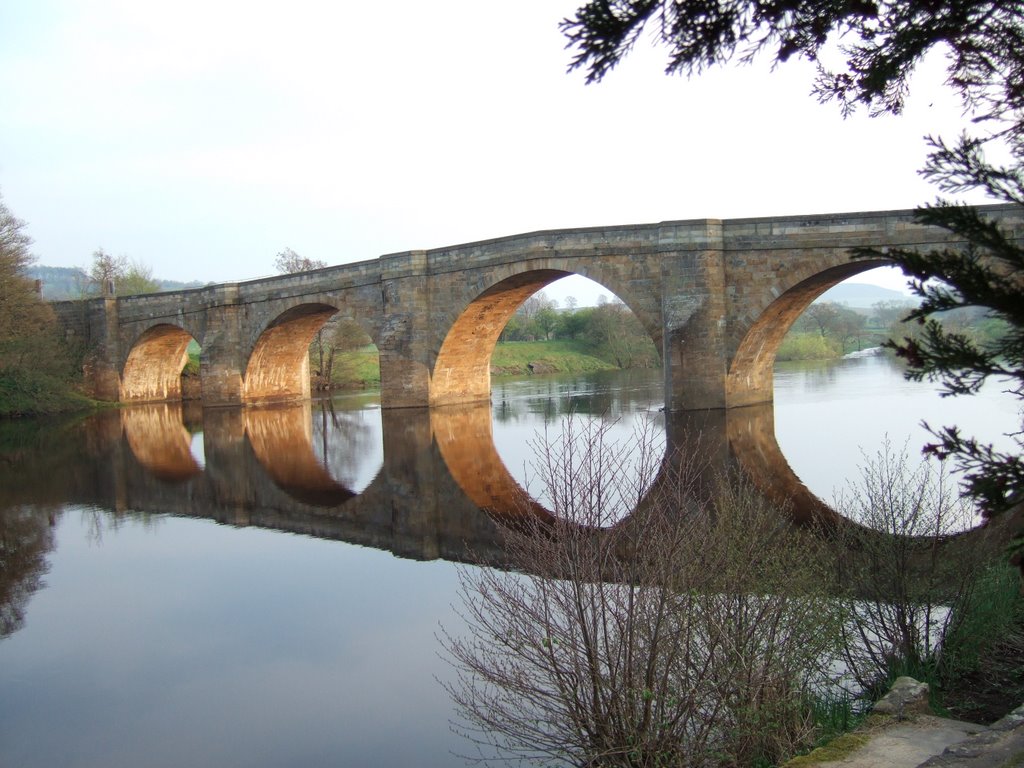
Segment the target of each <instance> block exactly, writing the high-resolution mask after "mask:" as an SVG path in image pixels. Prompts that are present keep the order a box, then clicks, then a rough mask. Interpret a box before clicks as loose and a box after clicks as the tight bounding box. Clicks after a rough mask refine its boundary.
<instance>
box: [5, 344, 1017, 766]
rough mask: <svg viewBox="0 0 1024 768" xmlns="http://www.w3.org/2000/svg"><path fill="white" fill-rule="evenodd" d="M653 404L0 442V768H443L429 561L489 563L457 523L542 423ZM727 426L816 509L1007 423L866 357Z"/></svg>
mask: <svg viewBox="0 0 1024 768" xmlns="http://www.w3.org/2000/svg"><path fill="white" fill-rule="evenodd" d="M661 402H662V393H661V382H660V378H659V376H658V375H657V374H656V373H650V374H648V373H644V372H639V373H637V372H634V373H632V374H621V375H616V376H609V375H604V376H589V377H531V378H529V379H519V380H496V381H495V382H494V387H493V396H492V406H491V407H490V408H486V407H485V408H482V409H481V408H476V409H473V408H470V409H461V410H460V409H456V410H454V411H452V412H451V413H449V414H446V415H441V414H437V413H434V414H432V413H429V412H420V411H414V412H397V413H396V412H383V411H381V410H380V408H379V405H378V401H377V400H376V397H375V396H374V395H373V394H365V395H358V396H348V397H340V398H337V399H336V400H335V401H334V405H333V409H326V408H320V407H318V406H317V405H316V404H314V406H313V407H309V406H307V407H306V408H299V409H260V410H256V409H250V410H249V411H247V412H242V411H232V410H231V409H227V410H219V411H217V412H208V413H207V414H202V413H195V412H191V411H186V412H184V413H182V412H180V411H179V410H176V409H173V408H172V409H166V408H156V409H126V410H125V411H124V412H118V413H112V414H106V415H105V416H103V417H100V418H97V419H94V420H92V421H90V422H86V423H78V424H73V425H40V424H13V425H5V426H4V428H3V429H2V430H0V448H2V452H0V457H2V458H3V464H2V465H0V475H2V485H0V542H2V544H3V549H2V550H0V554H2V555H3V559H2V560H0V567H2V569H3V570H2V571H0V622H2V623H0V631H2V633H3V634H4V635H5V637H4V638H3V639H2V640H0V765H11V766H48V767H49V766H57V765H60V766H104V768H116V767H117V766H140V765H146V766H181V765H190V766H290V765H294V766H303V767H308V766H321V765H322V766H328V765H330V766H337V765H354V766H373V765H380V766H391V765H416V766H452V765H460V764H462V761H461V760H460V759H459V758H457V757H454V756H453V755H452V752H453V751H454V752H459V751H465V750H467V749H468V747H467V745H466V744H465V743H463V742H462V741H461V739H460V738H459V737H457V736H456V735H454V734H453V733H452V732H451V730H450V728H449V719H450V717H451V713H452V707H451V703H450V702H449V700H448V698H447V695H446V694H445V692H444V690H443V689H442V686H441V685H440V684H439V680H444V679H447V678H448V677H449V675H450V674H451V673H450V671H449V669H448V667H447V666H446V665H445V664H444V663H443V662H442V661H441V660H440V659H439V656H438V654H439V651H440V647H439V643H438V641H437V634H438V631H439V627H440V626H442V625H443V626H444V627H445V628H446V629H448V631H452V632H459V631H460V627H461V626H462V624H461V620H460V619H459V618H458V616H457V615H456V614H455V612H454V610H453V609H452V607H451V605H452V603H453V602H454V600H455V595H456V590H457V567H458V566H456V565H455V564H454V563H453V562H451V561H452V560H467V559H468V560H472V559H473V554H472V553H480V552H483V553H485V554H486V553H487V551H488V547H491V546H493V540H492V538H490V536H491V533H490V531H491V529H492V528H493V526H492V525H491V523H490V521H489V520H488V518H487V517H486V516H485V515H483V514H482V513H480V512H479V511H478V509H477V508H478V506H480V505H483V506H488V507H489V508H490V509H491V510H492V512H494V513H496V514H499V515H500V514H503V513H504V511H503V509H502V506H501V505H502V500H501V499H502V498H503V495H504V494H506V493H507V492H509V489H511V488H514V487H515V486H525V485H530V486H531V487H535V482H536V474H537V470H536V469H535V468H533V467H531V463H532V458H533V455H534V454H533V453H532V450H531V448H530V443H531V442H532V441H535V440H536V439H537V437H538V435H540V434H542V433H543V431H544V429H545V426H547V427H548V429H549V430H551V433H552V434H554V433H555V432H556V430H557V429H558V425H559V423H560V419H561V418H562V416H563V415H564V414H566V413H568V412H574V413H576V414H579V415H580V416H581V417H585V416H587V415H588V414H602V415H603V417H604V418H607V419H612V420H614V425H613V427H612V430H613V434H614V435H618V436H621V437H623V439H625V437H626V436H627V435H629V434H630V433H631V432H632V430H633V429H634V428H635V427H636V426H637V424H638V423H640V422H648V423H651V424H654V425H655V426H657V427H659V428H661V425H662V424H663V414H661V413H660V411H659V405H660V403H661ZM739 410H741V411H744V414H742V415H741V416H738V417H737V419H739V421H738V422H736V421H735V420H734V422H735V423H739V424H740V428H741V429H740V431H741V432H743V433H744V434H755V433H757V434H763V433H764V432H765V430H766V424H767V432H768V433H769V434H770V433H771V424H772V422H774V434H775V436H776V439H777V445H775V443H774V442H773V441H771V440H769V441H767V443H765V444H764V445H762V446H761V447H762V448H764V447H765V445H766V446H767V449H765V451H762V453H765V452H766V455H774V454H772V451H781V453H780V454H779V455H780V456H784V457H785V461H783V462H781V463H780V461H779V459H778V458H775V459H772V461H774V463H773V464H770V466H767V467H766V468H764V467H763V469H764V471H766V472H770V473H775V474H776V475H778V476H779V477H780V478H782V479H780V482H782V481H783V480H785V482H790V483H791V482H794V481H795V479H794V478H793V477H790V475H795V476H796V477H799V479H800V480H801V481H802V482H803V483H804V485H805V486H806V487H807V488H809V489H810V490H811V491H812V492H813V493H814V494H816V495H817V496H818V497H821V498H823V499H826V500H829V499H831V498H832V497H833V495H834V493H835V492H836V491H837V489H842V488H843V487H844V485H845V484H847V483H848V482H849V481H850V480H851V479H853V478H854V477H855V476H856V466H857V464H858V463H861V461H862V456H861V451H862V450H863V451H866V452H868V453H871V452H873V451H875V450H876V449H877V447H878V446H879V444H880V443H881V441H882V440H883V439H884V438H885V436H886V435H888V437H889V438H890V440H891V441H892V442H893V443H894V444H896V445H897V446H898V447H899V446H902V445H903V443H904V441H909V446H910V448H909V450H910V451H911V453H913V454H915V455H916V452H917V448H918V447H919V445H920V444H921V443H923V442H924V440H925V439H926V435H925V433H924V431H923V429H922V428H921V427H920V425H919V423H920V422H921V421H922V420H928V421H929V422H931V423H934V424H936V425H938V424H946V423H956V424H962V425H964V426H965V427H968V428H969V429H970V430H971V431H972V433H977V434H980V435H982V436H984V437H986V438H989V439H997V438H998V437H999V434H1000V432H1001V431H1004V430H1007V429H1009V428H1010V426H1012V424H1013V423H1014V419H1016V418H1017V404H1016V402H1015V401H1014V400H1013V399H1012V398H1009V397H1008V396H1006V395H1003V394H1001V393H1000V392H999V390H998V387H992V388H989V389H988V390H986V391H985V392H984V393H983V394H982V395H981V396H979V397H975V398H963V399H952V400H950V399H946V400H943V399H940V398H938V396H937V395H936V394H935V392H934V389H933V387H931V386H929V385H921V384H913V383H909V382H905V381H904V380H903V379H902V377H901V375H900V372H899V370H898V369H897V368H896V367H895V366H894V365H893V364H892V363H891V361H889V360H887V359H886V358H882V357H868V358H860V359H855V360H843V361H839V362H835V363H828V364H815V365H780V366H779V368H778V369H777V371H776V402H775V405H774V409H771V408H768V409H763V408H762V409H750V410H748V409H739ZM744 419H745V420H746V421H743V420H744ZM734 422H730V423H729V424H726V425H725V433H727V434H738V432H737V428H736V427H735V423H734ZM751 425H753V426H751ZM729 430H732V432H730V431H729ZM492 435H493V439H492ZM495 449H496V450H495ZM787 464H788V466H786V465H787ZM790 470H791V472H790ZM783 475H785V477H784V478H783ZM538 501H539V502H540V503H543V501H544V500H543V495H542V494H539V495H538ZM466 541H469V542H471V544H472V545H473V546H472V547H471V548H470V550H467V549H466V548H465V547H463V542H466ZM445 558H448V559H445Z"/></svg>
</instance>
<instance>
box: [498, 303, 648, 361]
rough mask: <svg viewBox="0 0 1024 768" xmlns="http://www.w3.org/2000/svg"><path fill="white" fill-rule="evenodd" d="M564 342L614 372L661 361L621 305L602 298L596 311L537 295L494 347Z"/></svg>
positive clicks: (640, 328)
mask: <svg viewBox="0 0 1024 768" xmlns="http://www.w3.org/2000/svg"><path fill="white" fill-rule="evenodd" d="M553 340H566V341H573V342H577V343H579V344H580V345H581V346H582V347H584V348H585V349H586V350H587V351H589V352H590V353H591V354H593V355H595V356H596V357H600V358H602V359H605V360H607V361H608V362H610V363H612V364H614V365H615V366H616V367H617V368H656V367H658V366H659V365H661V358H660V356H659V355H658V350H657V348H656V347H655V346H654V342H653V341H652V340H651V337H650V335H649V334H648V333H647V331H646V330H645V329H644V327H643V325H642V324H641V323H640V320H639V319H637V317H636V315H634V314H633V313H632V312H631V311H630V310H629V308H628V307H627V306H626V305H625V304H623V303H622V302H621V301H618V300H617V299H616V300H612V301H608V300H607V298H605V297H604V296H602V297H601V298H600V299H599V300H598V304H597V306H596V307H577V304H576V299H575V298H574V297H572V296H570V297H568V298H567V299H566V306H565V307H564V308H560V307H559V306H558V301H557V299H552V298H549V297H548V296H547V294H546V293H544V291H538V292H537V293H535V294H534V295H533V296H531V297H530V298H528V299H527V300H526V301H525V302H523V304H522V305H521V306H520V307H519V309H518V310H516V312H515V314H514V315H512V317H511V318H510V319H509V321H508V323H507V324H506V325H505V330H504V331H502V333H501V336H500V337H499V338H498V343H502V342H517V341H553Z"/></svg>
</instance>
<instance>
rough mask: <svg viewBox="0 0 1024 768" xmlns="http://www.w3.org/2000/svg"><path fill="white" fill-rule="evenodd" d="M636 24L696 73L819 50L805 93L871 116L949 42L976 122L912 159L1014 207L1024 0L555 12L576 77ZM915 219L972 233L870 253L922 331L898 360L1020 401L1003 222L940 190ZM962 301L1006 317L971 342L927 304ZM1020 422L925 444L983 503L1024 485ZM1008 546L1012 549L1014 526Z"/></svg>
mask: <svg viewBox="0 0 1024 768" xmlns="http://www.w3.org/2000/svg"><path fill="white" fill-rule="evenodd" d="M645 29H650V30H651V31H652V33H653V37H654V39H655V40H656V41H657V42H658V43H660V44H662V45H664V46H665V47H667V48H668V50H669V57H668V63H667V65H666V72H667V73H681V74H685V75H694V74H699V73H700V72H702V71H704V70H705V69H708V68H710V67H712V66H714V65H717V64H725V63H728V62H730V61H733V60H739V61H741V62H749V61H751V60H753V59H754V58H755V57H757V56H758V55H759V54H762V53H769V54H770V55H772V56H773V58H774V60H775V62H776V63H782V62H785V61H787V60H788V59H790V58H791V57H794V56H796V57H803V58H805V59H808V60H810V61H812V62H814V63H815V64H816V65H817V68H818V69H817V76H816V78H815V82H814V86H813V92H814V94H815V95H816V96H817V97H818V98H819V100H821V101H837V102H838V103H839V104H840V106H841V107H842V109H843V111H844V113H848V112H851V111H852V110H854V109H856V108H858V107H864V108H866V109H868V110H869V112H870V113H871V114H873V115H877V114H882V113H891V114H899V113H900V112H902V110H903V106H904V100H905V99H906V97H907V95H908V93H909V89H910V78H911V75H912V73H913V71H914V68H915V66H916V65H917V64H918V63H919V62H920V61H921V60H922V58H923V57H924V56H925V55H926V54H927V53H929V52H930V51H931V50H932V49H938V50H939V51H940V52H941V53H942V54H943V55H944V56H945V57H946V84H947V86H948V87H950V88H951V89H953V90H954V91H955V92H956V93H957V94H958V95H959V97H960V98H961V100H962V102H963V106H964V109H965V113H966V114H968V115H969V116H970V118H971V125H972V126H973V130H975V131H978V132H979V133H978V134H977V135H969V134H967V133H964V134H963V135H961V136H960V137H959V138H958V139H957V140H956V141H954V142H952V143H949V142H948V141H947V140H945V139H943V138H934V137H929V138H928V142H929V143H930V146H931V149H932V152H931V155H930V158H929V161H928V163H927V165H926V167H925V168H924V169H923V171H922V173H923V174H924V175H925V176H926V177H927V178H929V179H931V180H932V181H933V182H935V183H936V184H937V185H938V187H939V188H940V189H941V190H942V191H943V192H946V193H962V192H965V191H968V190H977V189H980V190H982V191H984V192H985V193H986V194H987V195H988V196H989V197H991V198H993V199H994V200H997V201H1001V202H1005V203H1010V204H1012V205H1015V206H1019V207H1020V208H1021V210H1022V211H1024V4H1022V3H1021V2H1019V1H1018V0H1011V1H1009V2H1007V0H936V1H935V2H928V3H922V2H918V1H917V0H888V1H886V0H850V1H849V2H832V1H830V0H716V2H701V1H699V0H591V2H588V3H586V4H585V5H583V6H581V7H580V8H579V9H578V10H577V11H576V14H575V15H574V16H573V17H572V18H568V19H565V20H564V21H563V22H562V30H563V32H564V33H565V34H566V36H567V38H568V40H569V47H570V48H571V49H572V50H573V51H574V58H573V60H572V64H571V66H570V69H582V70H585V72H586V78H587V82H596V81H599V80H601V79H602V78H603V77H604V76H605V75H607V74H608V73H609V72H610V71H611V70H612V69H613V68H614V67H615V66H616V65H617V64H618V63H619V62H620V61H621V60H622V59H623V57H625V56H626V54H628V53H629V51H630V50H631V49H632V47H633V46H634V45H635V44H636V42H637V40H638V39H639V37H640V35H641V33H642V32H643V31H644V30H645ZM826 48H829V49H830V54H831V51H832V50H833V49H834V50H835V51H836V52H838V54H839V56H838V59H839V61H840V62H841V66H840V67H839V68H838V69H835V68H830V67H829V66H826V64H825V63H823V60H822V59H823V56H822V54H823V53H824V52H825V50H826ZM830 59H831V56H830ZM991 146H997V147H998V148H999V149H1000V150H1001V151H1003V152H1005V153H1006V154H1007V156H1008V157H1009V161H1008V162H1007V163H1006V164H1005V165H996V164H993V163H991V162H990V161H988V160H986V158H985V149H986V148H987V147H991ZM917 218H918V220H919V221H921V222H922V223H924V224H930V225H934V226H938V227H942V228H944V229H946V230H948V231H950V232H951V233H953V234H955V235H957V236H958V237H959V238H962V239H963V240H965V241H966V242H968V243H969V246H968V247H967V248H966V249H963V250H936V251H931V252H928V253H916V252H914V251H905V250H897V251H888V252H887V253H886V254H884V256H883V257H884V258H887V259H889V260H890V261H892V262H894V263H895V264H896V265H898V266H900V267H902V268H903V270H904V272H905V273H906V274H907V275H908V276H910V277H911V278H912V286H913V289H914V291H915V292H916V293H917V294H918V295H919V296H920V297H921V298H922V299H923V303H922V304H921V306H920V307H919V308H918V309H916V310H915V311H914V312H913V313H911V315H910V316H909V317H908V319H912V320H915V321H917V322H919V323H921V324H923V326H924V328H923V331H924V332H923V333H922V334H921V335H920V336H919V337H918V338H916V339H910V338H907V339H904V340H903V341H902V342H891V346H892V347H893V348H894V349H895V350H896V352H897V353H898V354H899V355H900V356H902V357H903V358H904V359H905V360H906V362H907V364H908V366H909V370H908V374H907V375H908V376H909V377H910V378H913V379H922V378H927V379H929V380H935V381H939V382H941V383H942V385H943V389H944V392H945V394H949V395H964V394H972V393H974V392H977V391H978V389H979V387H980V386H981V385H982V383H984V381H986V380H987V379H988V378H990V377H997V378H1001V379H1004V380H1008V381H1009V382H1010V384H1009V387H1010V390H1011V391H1012V392H1013V393H1014V394H1015V395H1016V396H1017V397H1018V398H1021V399H1022V400H1024V252H1022V250H1021V248H1020V246H1019V245H1018V244H1017V243H1016V242H1015V240H1014V239H1013V237H1012V235H1011V233H1010V232H1008V231H1006V230H1004V229H1002V228H1000V227H999V226H997V225H996V224H995V223H993V222H992V221H990V220H987V219H986V218H985V217H984V216H982V215H980V214H979V213H978V211H977V210H975V209H973V208H971V207H969V206H966V205H963V204H956V203H950V202H946V201H943V200H939V201H938V202H936V203H935V204H933V205H928V206H925V207H923V208H921V209H919V210H918V211H917ZM855 255H856V256H859V257H868V256H871V257H874V258H878V256H879V254H878V253H872V252H870V251H859V252H857V253H856V254H855ZM971 306H973V307H983V308H985V309H986V310H987V311H988V312H989V313H990V315H991V316H993V317H996V318H999V319H1001V320H1003V321H1005V322H1006V323H1007V324H1008V332H1007V333H1006V334H1005V335H1004V336H1003V337H1002V338H1001V339H999V340H998V341H997V342H996V343H994V344H989V345H979V344H976V343H974V342H973V341H972V340H971V339H969V338H967V337H966V336H964V335H962V334H958V333H956V332H951V331H947V330H944V329H943V328H942V326H941V325H940V324H939V323H938V322H937V321H936V320H935V318H934V315H935V314H936V313H940V312H943V311H946V310H949V309H954V308H957V307H971ZM1020 427H1021V429H1020V430H1018V431H1015V432H1013V433H1012V434H1011V437H1012V439H1013V440H1014V441H1015V446H1016V447H1015V450H1014V451H1012V452H1011V451H997V450H994V449H993V448H992V447H991V446H990V445H984V444H980V443H979V442H978V441H976V440H974V439H972V438H970V437H966V436H964V435H962V434H961V433H960V431H959V429H957V428H956V427H943V428H940V429H935V430H932V433H933V434H934V435H935V436H936V438H937V442H936V443H935V444H932V445H929V446H926V448H925V450H926V451H927V452H930V453H933V454H935V455H937V456H940V457H943V458H950V457H951V458H953V459H954V460H955V462H956V463H957V465H958V467H959V468H960V469H962V470H963V471H964V472H965V477H966V480H965V490H966V491H967V493H969V494H970V495H971V496H973V497H974V498H975V499H976V500H977V502H978V503H979V506H980V507H981V509H982V511H983V512H984V513H985V514H986V515H992V514H995V513H997V512H999V511H1001V510H1005V509H1006V508H1008V507H1010V506H1012V505H1013V504H1015V503H1018V502H1021V501H1022V500H1024V463H1022V460H1021V453H1022V451H1024V423H1022V424H1021V425H1020ZM1016 549H1017V552H1016V555H1015V556H1016V558H1017V559H1018V561H1021V555H1022V551H1024V539H1021V538H1018V539H1017V543H1016ZM1021 566H1022V568H1024V561H1022V562H1021Z"/></svg>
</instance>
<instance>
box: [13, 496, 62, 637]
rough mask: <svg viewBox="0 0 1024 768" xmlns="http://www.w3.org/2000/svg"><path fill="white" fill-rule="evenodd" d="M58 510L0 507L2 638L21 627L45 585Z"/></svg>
mask: <svg viewBox="0 0 1024 768" xmlns="http://www.w3.org/2000/svg"><path fill="white" fill-rule="evenodd" d="M56 514H57V512H56V510H43V509H39V508H35V507H31V506H28V505H24V506H23V505H18V506H13V507H8V508H6V509H0V638H4V637H7V636H8V635H10V634H12V633H14V632H17V631H18V630H19V629H21V627H22V625H23V624H24V623H25V608H26V606H27V605H28V601H29V599H30V598H31V597H32V595H33V594H34V593H35V592H36V591H37V590H38V589H39V588H40V587H42V586H43V575H44V574H45V573H46V572H47V571H48V570H49V564H48V563H47V561H46V556H47V555H48V554H49V553H50V551H51V550H52V549H53V547H54V536H53V524H54V520H55V516H56Z"/></svg>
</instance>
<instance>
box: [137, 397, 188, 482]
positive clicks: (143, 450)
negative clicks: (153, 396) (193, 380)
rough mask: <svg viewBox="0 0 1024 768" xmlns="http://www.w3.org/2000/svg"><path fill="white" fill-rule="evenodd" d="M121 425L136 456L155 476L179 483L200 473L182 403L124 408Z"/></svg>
mask: <svg viewBox="0 0 1024 768" xmlns="http://www.w3.org/2000/svg"><path fill="white" fill-rule="evenodd" d="M121 426H122V429H123V430H124V434H125V438H126V439H127V440H128V445H129V446H130V447H131V450H132V453H133V454H135V458H136V459H138V461H139V463H140V464H142V466H144V467H145V468H146V469H148V470H149V471H150V472H152V473H153V474H154V475H155V476H156V477H158V478H160V479H162V480H167V481H170V482H182V481H184V480H188V479H189V478H190V477H194V476H195V475H198V474H199V473H200V472H202V467H200V466H199V463H198V462H197V461H196V459H195V456H193V454H192V435H191V434H190V433H189V431H188V430H187V429H186V428H185V423H184V418H183V411H182V407H181V403H154V404H151V405H138V406H132V407H129V408H125V409H124V410H123V411H122V412H121Z"/></svg>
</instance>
